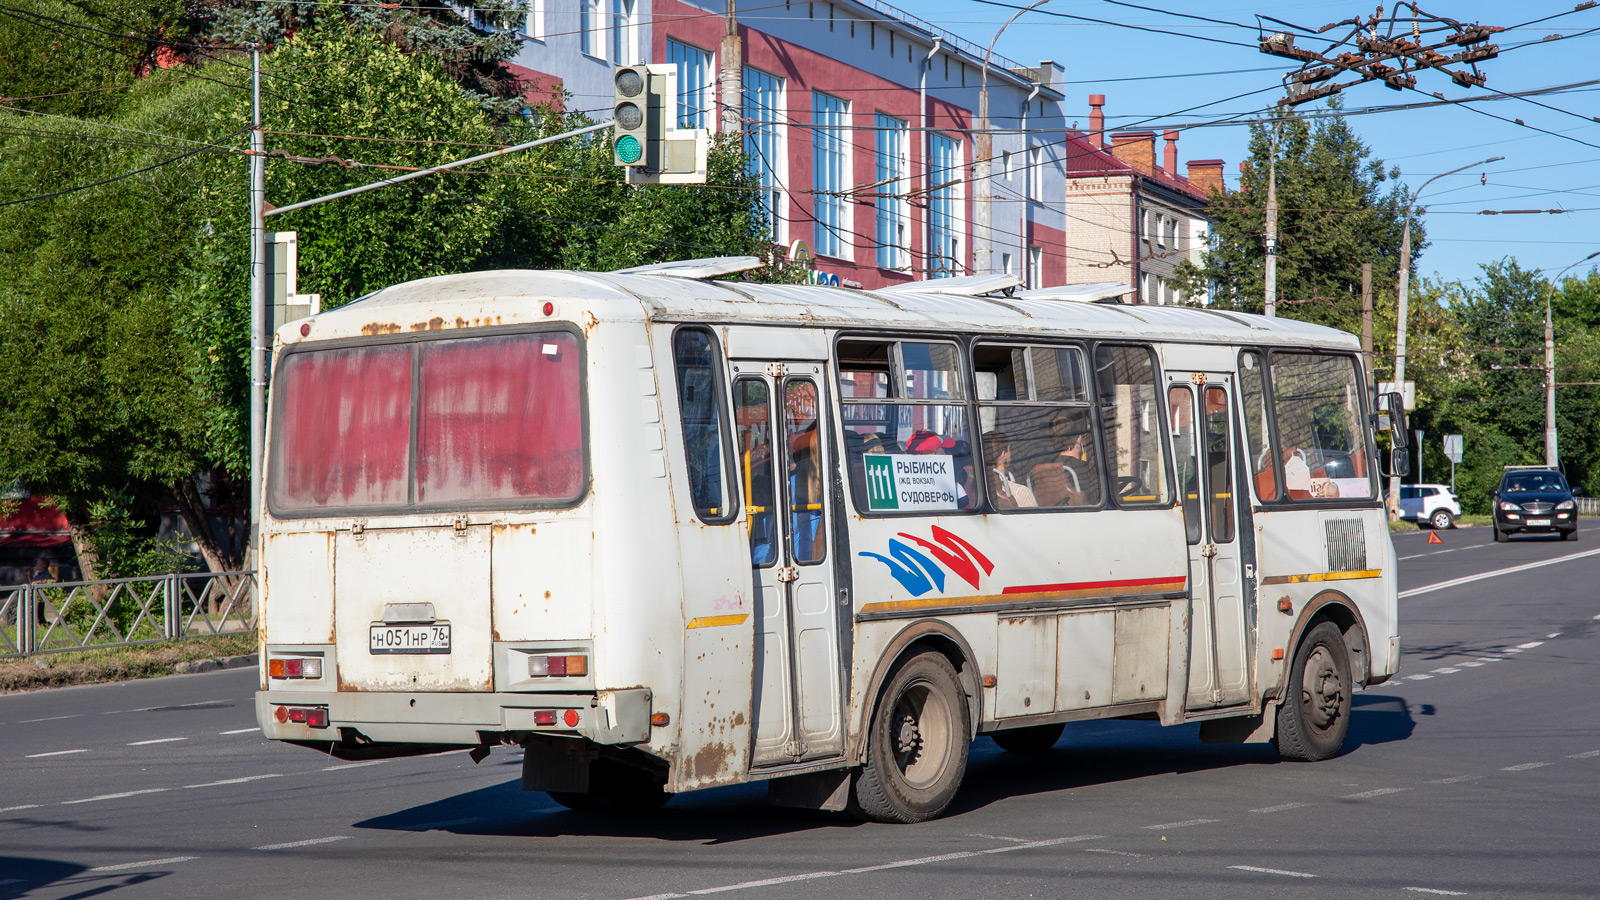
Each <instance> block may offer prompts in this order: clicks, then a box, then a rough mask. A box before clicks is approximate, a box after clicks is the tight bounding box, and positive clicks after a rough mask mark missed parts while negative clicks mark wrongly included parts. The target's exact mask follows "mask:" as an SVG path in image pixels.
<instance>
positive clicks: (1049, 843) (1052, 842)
mask: <svg viewBox="0 0 1600 900" xmlns="http://www.w3.org/2000/svg"><path fill="white" fill-rule="evenodd" d="M1102 837H1104V835H1099V834H1079V835H1074V836H1072V837H1064V838H1050V839H1048V840H1043V841H1028V842H1027V843H1026V844H1012V845H1011V846H1009V847H994V848H991V849H988V850H979V851H978V853H979V855H987V854H990V853H1010V852H1011V851H1013V850H1033V849H1035V848H1038V847H1054V846H1057V845H1059V844H1076V843H1078V842H1080V841H1097V840H1099V839H1100V838H1102Z"/></svg>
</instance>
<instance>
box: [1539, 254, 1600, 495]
mask: <svg viewBox="0 0 1600 900" xmlns="http://www.w3.org/2000/svg"><path fill="white" fill-rule="evenodd" d="M1596 256H1600V250H1596V251H1595V252H1593V253H1591V254H1589V255H1588V256H1585V257H1584V258H1583V259H1580V260H1578V261H1577V262H1575V263H1573V264H1572V265H1570V266H1567V267H1566V268H1565V269H1562V270H1561V271H1559V272H1557V273H1556V277H1555V278H1552V279H1551V280H1550V281H1549V282H1548V283H1547V284H1546V285H1545V288H1544V464H1545V465H1547V466H1549V467H1550V468H1552V469H1554V468H1556V466H1557V464H1559V463H1560V461H1561V460H1560V458H1559V457H1560V455H1559V454H1558V453H1557V452H1556V333H1555V329H1553V328H1552V327H1551V325H1550V295H1551V294H1553V293H1555V289H1556V282H1557V281H1560V280H1561V276H1563V275H1565V274H1567V272H1569V271H1571V270H1572V269H1574V268H1576V267H1578V266H1581V265H1583V264H1584V263H1586V262H1588V261H1589V260H1591V259H1594V258H1595V257H1596Z"/></svg>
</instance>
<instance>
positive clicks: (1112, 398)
mask: <svg viewBox="0 0 1600 900" xmlns="http://www.w3.org/2000/svg"><path fill="white" fill-rule="evenodd" d="M1094 369H1095V380H1096V382H1097V383H1098V388H1099V391H1098V395H1097V397H1096V399H1097V400H1098V401H1099V404H1100V427H1101V429H1102V430H1103V432H1104V434H1105V447H1106V467H1107V468H1108V469H1110V471H1111V496H1112V497H1114V498H1115V499H1116V501H1117V505H1118V506H1123V507H1128V506H1167V505H1169V504H1171V503H1172V489H1171V486H1170V485H1169V484H1168V483H1167V460H1166V453H1165V452H1163V450H1162V436H1161V425H1162V422H1161V420H1162V414H1161V397H1160V395H1159V393H1158V388H1157V387H1156V366H1155V359H1154V354H1153V353H1152V352H1151V351H1150V348H1148V347H1136V346H1117V345H1112V344H1101V345H1099V346H1098V347H1096V348H1095V351H1094Z"/></svg>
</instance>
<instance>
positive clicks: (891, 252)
mask: <svg viewBox="0 0 1600 900" xmlns="http://www.w3.org/2000/svg"><path fill="white" fill-rule="evenodd" d="M876 125H877V131H876V137H875V141H876V145H877V158H878V172H877V176H878V177H877V179H876V181H877V182H878V187H877V194H878V203H877V205H878V234H877V238H878V266H879V267H880V268H884V269H905V268H909V267H910V265H911V222H910V219H911V216H910V210H909V209H908V207H909V206H910V204H909V202H908V201H907V200H906V194H907V192H908V191H910V189H911V183H910V176H911V160H910V158H909V157H908V155H907V154H908V152H909V151H910V140H909V137H910V130H909V128H908V125H907V123H906V121H905V120H904V119H896V118H895V117H893V116H886V115H884V114H883V113H878V117H877V123H876Z"/></svg>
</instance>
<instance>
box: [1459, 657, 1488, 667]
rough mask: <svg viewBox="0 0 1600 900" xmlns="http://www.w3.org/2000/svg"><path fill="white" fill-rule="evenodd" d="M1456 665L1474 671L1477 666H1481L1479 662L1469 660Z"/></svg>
mask: <svg viewBox="0 0 1600 900" xmlns="http://www.w3.org/2000/svg"><path fill="white" fill-rule="evenodd" d="M1456 665H1458V666H1466V667H1468V668H1471V669H1476V668H1478V667H1479V666H1481V665H1483V663H1481V662H1479V661H1477V660H1475V659H1469V660H1467V661H1465V662H1458V663H1456Z"/></svg>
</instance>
